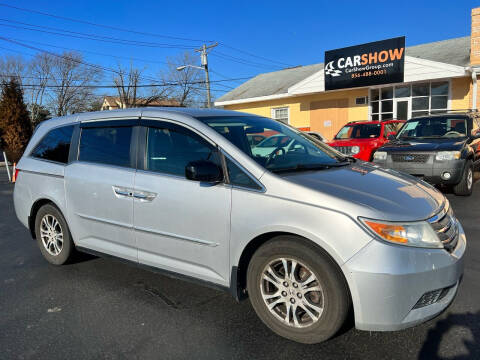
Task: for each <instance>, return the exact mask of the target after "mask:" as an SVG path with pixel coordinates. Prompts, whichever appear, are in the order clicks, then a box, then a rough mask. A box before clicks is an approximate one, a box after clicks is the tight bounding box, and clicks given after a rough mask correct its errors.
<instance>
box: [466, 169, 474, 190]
mask: <svg viewBox="0 0 480 360" xmlns="http://www.w3.org/2000/svg"><path fill="white" fill-rule="evenodd" d="M472 185H473V171H472V169H468V172H467V188H468V189H471V188H472Z"/></svg>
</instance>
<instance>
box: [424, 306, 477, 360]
mask: <svg viewBox="0 0 480 360" xmlns="http://www.w3.org/2000/svg"><path fill="white" fill-rule="evenodd" d="M454 327H459V328H465V329H468V330H470V332H471V336H472V337H473V338H470V339H465V337H463V336H462V338H463V345H464V347H465V349H466V350H467V354H463V355H457V356H446V357H443V356H440V355H439V353H440V352H441V349H440V346H441V342H442V340H444V339H445V340H447V339H446V338H445V337H446V336H449V334H448V332H449V331H450V330H452V329H453V328H454ZM479 343H480V311H478V312H476V313H471V312H467V313H463V314H450V315H448V317H446V318H445V319H442V320H440V321H438V322H437V324H436V326H435V327H434V328H432V329H430V330H429V331H428V335H427V339H426V340H425V342H424V344H423V346H422V349H421V350H420V352H419V354H418V358H419V359H422V360H423V359H448V360H452V359H453V360H459V359H480V348H479V347H478V344H479ZM456 350H457V351H458V349H456Z"/></svg>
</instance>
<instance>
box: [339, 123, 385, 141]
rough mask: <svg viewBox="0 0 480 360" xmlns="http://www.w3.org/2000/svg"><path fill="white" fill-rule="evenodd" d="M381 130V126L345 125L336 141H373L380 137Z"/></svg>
mask: <svg viewBox="0 0 480 360" xmlns="http://www.w3.org/2000/svg"><path fill="white" fill-rule="evenodd" d="M381 130H382V125H381V124H354V125H345V126H344V127H343V128H341V129H340V131H339V132H338V134H337V135H336V136H335V139H372V138H377V137H379V136H380V132H381Z"/></svg>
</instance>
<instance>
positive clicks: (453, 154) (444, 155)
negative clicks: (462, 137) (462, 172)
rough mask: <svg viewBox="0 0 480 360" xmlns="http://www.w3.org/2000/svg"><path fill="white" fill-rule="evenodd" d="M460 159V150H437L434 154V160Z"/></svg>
mask: <svg viewBox="0 0 480 360" xmlns="http://www.w3.org/2000/svg"><path fill="white" fill-rule="evenodd" d="M457 159H460V151H439V152H437V153H436V154H435V160H437V161H448V160H457Z"/></svg>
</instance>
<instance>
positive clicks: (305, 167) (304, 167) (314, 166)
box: [270, 161, 351, 173]
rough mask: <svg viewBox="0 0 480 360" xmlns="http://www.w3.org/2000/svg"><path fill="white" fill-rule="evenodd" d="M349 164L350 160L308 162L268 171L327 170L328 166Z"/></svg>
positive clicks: (335, 166) (334, 166)
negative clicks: (322, 162)
mask: <svg viewBox="0 0 480 360" xmlns="http://www.w3.org/2000/svg"><path fill="white" fill-rule="evenodd" d="M350 164H351V162H350V161H343V162H337V163H331V164H310V165H305V164H298V165H295V166H290V167H284V168H277V169H271V170H270V171H272V172H274V173H282V172H299V171H314V170H327V169H330V168H337V167H342V166H347V165H350Z"/></svg>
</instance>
